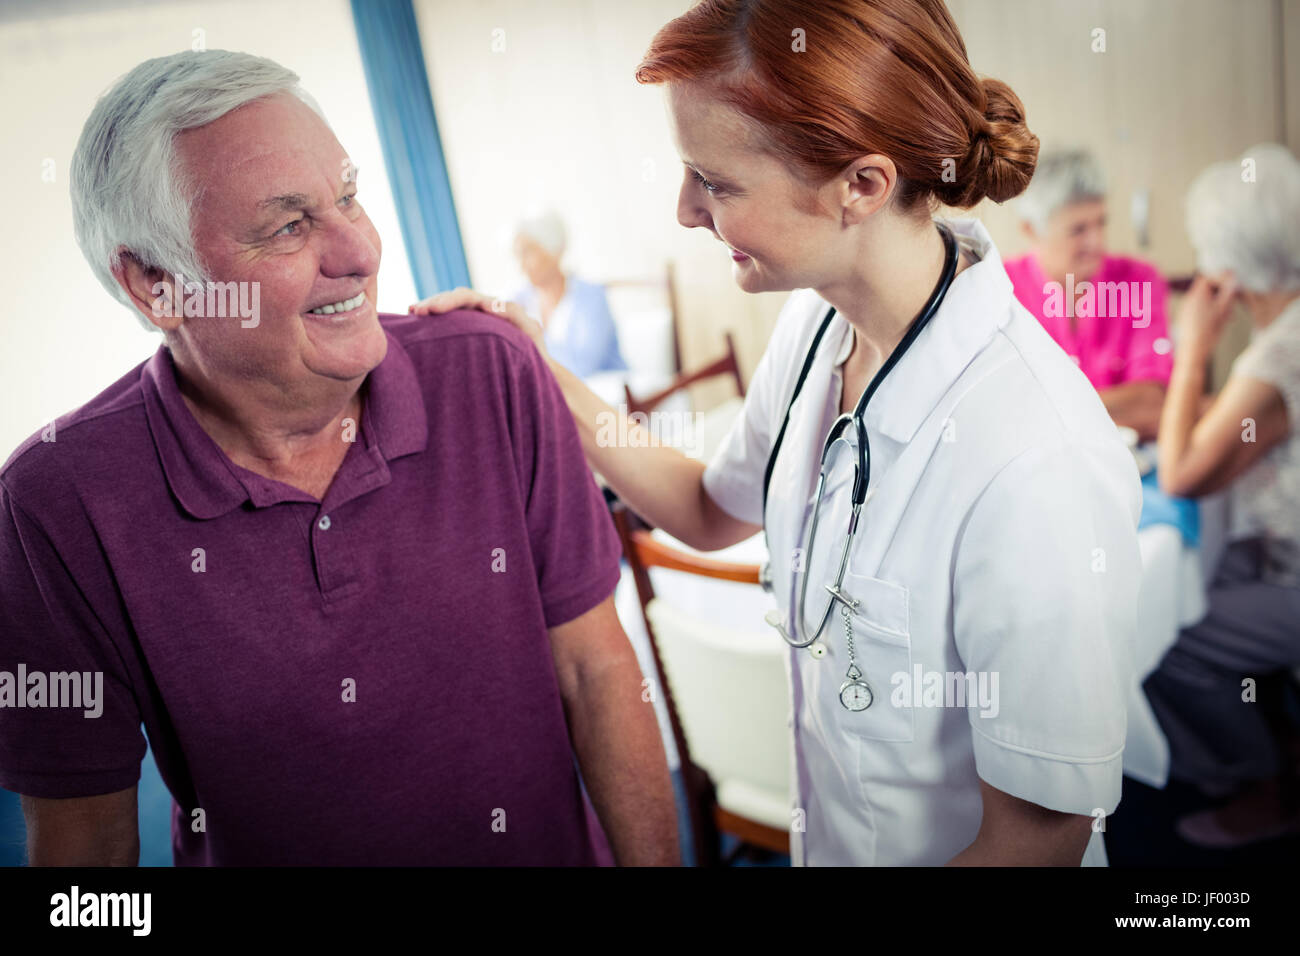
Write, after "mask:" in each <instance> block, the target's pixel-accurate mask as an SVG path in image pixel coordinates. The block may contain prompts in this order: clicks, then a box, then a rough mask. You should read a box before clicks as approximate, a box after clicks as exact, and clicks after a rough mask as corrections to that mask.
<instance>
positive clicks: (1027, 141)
mask: <svg viewBox="0 0 1300 956" xmlns="http://www.w3.org/2000/svg"><path fill="white" fill-rule="evenodd" d="M981 85H982V86H983V87H984V95H985V96H986V97H987V101H986V103H985V107H984V122H985V124H986V125H985V127H984V129H983V130H982V131H981V132H980V133H978V134H976V136H975V137H974V138H973V140H972V142H971V152H972V154H973V156H972V158H973V159H974V160H975V162H976V165H973V166H972V167H971V169H972V171H973V173H974V176H973V179H974V181H975V182H976V183H977V184H979V190H980V192H981V193H982V194H983V195H982V196H981V197H980V198H984V197H988V198H989V199H992V200H993V201H994V202H1006V201H1007V200H1008V199H1011V198H1012V197H1014V196H1019V195H1020V194H1021V193H1022V192H1024V191H1025V187H1026V186H1028V185H1029V180H1030V179H1031V178H1032V177H1033V175H1034V167H1035V166H1036V165H1037V163H1038V137H1037V136H1035V135H1034V134H1033V133H1032V132H1030V130H1029V127H1028V126H1026V125H1025V107H1024V105H1023V104H1022V103H1021V102H1020V97H1018V96H1016V94H1015V92H1014V91H1013V90H1012V89H1011V87H1009V86H1007V84H1005V83H1003V82H1002V81H1001V80H993V79H985V80H982V81H981ZM977 201H978V200H977Z"/></svg>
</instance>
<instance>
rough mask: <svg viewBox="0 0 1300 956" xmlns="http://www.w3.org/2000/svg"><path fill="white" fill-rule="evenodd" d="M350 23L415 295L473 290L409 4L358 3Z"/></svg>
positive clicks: (387, 0)
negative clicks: (359, 51)
mask: <svg viewBox="0 0 1300 956" xmlns="http://www.w3.org/2000/svg"><path fill="white" fill-rule="evenodd" d="M352 19H353V20H354V21H355V23H356V28H357V42H358V43H359V44H360V46H361V62H362V64H363V65H364V66H365V71H366V86H367V88H368V89H369V91H370V105H371V108H372V109H373V110H374V114H375V124H376V125H377V126H378V127H379V141H380V143H381V144H382V146H383V150H384V166H385V168H387V170H388V179H389V182H391V183H392V186H393V198H394V199H395V200H396V201H397V215H398V217H399V218H400V220H401V223H402V237H403V239H405V240H406V252H407V255H408V256H409V257H410V260H411V269H412V271H413V272H414V273H415V290H416V293H417V294H418V295H419V296H420V298H425V297H426V296H430V295H433V294H434V293H435V292H440V291H442V290H444V289H451V288H454V287H455V286H458V285H464V286H468V285H470V280H469V266H468V264H467V263H466V261H465V249H464V247H463V246H462V245H461V240H460V225H459V223H458V222H457V221H456V205H455V203H454V202H453V201H452V198H451V183H450V181H449V180H448V179H447V166H446V163H444V161H443V156H442V140H441V139H440V138H439V136H438V120H437V118H436V117H435V116H434V114H433V96H432V95H431V94H430V92H429V77H428V74H426V73H425V70H424V54H423V52H422V50H421V48H420V32H419V29H418V28H417V26H416V23H415V10H414V8H413V7H412V6H411V0H352Z"/></svg>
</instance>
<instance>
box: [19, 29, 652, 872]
mask: <svg viewBox="0 0 1300 956" xmlns="http://www.w3.org/2000/svg"><path fill="white" fill-rule="evenodd" d="M297 80H298V77H297V76H296V75H295V74H293V73H292V72H290V71H289V70H287V69H285V68H283V67H281V66H279V65H278V64H276V63H274V62H272V61H270V60H266V59H262V58H259V57H254V56H250V55H246V54H239V53H230V52H225V51H210V52H203V53H191V52H186V53H180V54H176V55H174V56H169V57H164V58H161V59H156V60H150V61H148V62H146V63H142V64H141V65H140V66H138V67H136V68H135V69H134V70H132V71H131V72H130V73H128V74H127V75H126V76H125V77H123V78H122V79H121V80H119V81H118V82H117V84H116V85H115V86H114V87H113V88H112V89H111V90H110V91H109V92H108V93H107V94H105V96H104V97H103V98H102V99H101V100H100V101H99V103H98V104H97V105H96V107H95V109H94V111H93V112H92V114H91V116H90V118H89V120H88V121H87V122H86V125H85V128H84V129H83V131H82V135H81V139H80V142H79V143H78V146H77V151H76V154H75V156H74V160H73V166H72V191H73V201H74V213H75V223H76V231H77V239H78V242H79V243H80V244H81V247H82V250H83V251H84V253H85V254H86V257H87V259H88V260H89V262H90V265H91V268H92V269H93V270H94V271H95V273H96V274H97V276H99V278H100V280H101V281H102V282H103V283H104V284H105V286H106V287H107V288H108V289H109V290H110V291H111V292H112V293H113V294H115V295H116V296H117V297H118V298H119V299H120V300H121V301H123V302H124V303H125V304H127V305H128V306H130V307H131V308H133V309H134V310H136V311H137V312H138V313H139V315H140V316H141V317H142V318H143V319H144V320H145V321H146V322H147V323H148V324H149V326H150V327H153V328H157V329H158V330H160V331H161V333H162V336H163V344H162V345H161V346H160V347H159V349H158V351H157V352H156V353H155V354H154V356H153V357H152V358H151V359H149V360H148V361H147V362H144V363H143V364H141V365H140V366H138V367H137V368H135V369H132V370H131V371H130V372H129V373H128V374H126V375H125V376H123V377H122V378H121V379H120V380H118V381H117V382H116V383H115V384H113V385H112V386H110V387H109V388H108V389H107V390H106V391H104V392H103V393H101V394H100V395H99V396H97V397H96V398H94V399H92V400H91V401H90V402H89V403H88V404H86V405H84V406H82V407H81V408H80V409H78V410H76V411H74V412H72V413H71V414H69V415H67V416H64V417H61V418H60V419H58V420H57V421H56V422H55V423H54V426H53V428H52V429H51V428H47V429H45V430H44V431H43V432H42V434H38V435H36V436H33V437H32V438H31V439H29V440H28V441H27V442H25V443H24V444H23V445H22V446H21V447H19V449H18V450H17V451H16V452H15V453H14V455H13V456H12V457H11V458H10V459H9V461H8V463H7V464H6V465H5V466H4V468H3V470H2V471H0V607H3V615H2V616H0V671H8V672H10V673H17V672H18V671H17V668H19V667H21V668H22V670H23V672H24V673H25V674H26V675H27V676H26V681H25V682H24V683H25V684H26V686H22V687H17V688H16V690H17V693H18V694H19V695H21V696H22V700H21V702H17V701H15V700H14V699H12V695H11V700H10V701H9V706H6V707H3V708H0V785H3V786H4V787H5V788H7V789H10V790H13V791H16V792H18V793H20V794H23V795H24V798H23V807H24V812H25V815H26V818H27V823H28V849H29V857H30V860H31V862H32V863H33V864H58V863H79V864H92V865H96V864H134V863H136V862H137V861H138V835H137V832H136V782H137V780H138V779H139V771H140V761H141V759H142V757H143V755H144V752H145V742H144V737H143V736H142V734H141V732H140V727H141V724H142V723H143V725H144V727H145V729H146V731H147V733H148V737H149V740H150V741H151V742H152V744H153V748H154V752H155V754H156V756H157V761H158V766H159V770H160V771H161V773H162V777H163V779H164V781H166V783H167V785H168V788H169V789H170V790H171V793H172V795H173V797H174V798H175V802H174V805H173V819H172V834H173V846H174V852H175V859H176V862H177V863H178V864H182V865H185V864H190V865H192V864H208V865H227V864H240V865H243V864H254V865H260V864H307V865H334V864H339V865H352V864H357V865H369V864H397V865H405V864H589V863H595V862H607V861H608V858H609V856H610V851H611V850H612V855H613V858H614V859H615V860H616V861H617V862H619V863H672V862H676V859H677V846H676V826H675V816H674V811H673V800H672V793H671V786H670V782H669V777H668V772H667V766H666V763H665V758H664V751H663V747H662V744H661V742H660V738H659V735H658V731H657V727H656V724H655V719H654V715H653V711H652V709H651V708H650V707H649V706H648V705H647V704H645V703H644V702H643V700H642V677H641V672H640V670H639V668H638V666H637V663H636V659H635V657H634V655H633V654H632V651H631V649H630V647H629V645H628V643H627V639H626V637H625V635H624V634H623V632H622V630H621V628H620V626H619V622H618V619H617V617H616V616H615V613H614V609H613V603H612V600H613V599H612V596H611V595H612V592H613V590H614V586H615V583H616V581H617V579H618V575H619V569H618V559H619V549H618V541H617V537H616V535H615V534H614V532H613V529H612V525H611V522H610V520H609V516H608V514H607V513H606V512H605V510H604V506H603V499H602V498H601V496H600V493H599V491H598V490H597V488H596V487H595V484H594V482H593V480H592V477H591V474H590V472H589V471H588V470H587V467H586V465H585V463H584V461H583V457H582V452H581V449H580V447H579V443H578V437H577V434H576V432H575V430H574V427H573V424H572V421H571V420H570V418H569V415H568V413H567V412H566V410H565V407H564V400H563V398H562V396H561V395H560V393H559V391H558V389H557V388H556V386H555V384H554V382H553V380H552V378H551V376H550V375H549V374H548V373H547V370H546V369H545V368H544V367H543V366H542V364H541V362H540V360H539V359H538V357H537V352H536V350H535V349H533V348H532V347H531V345H530V344H529V343H528V341H527V340H526V339H525V338H524V337H523V336H522V335H521V334H518V333H516V332H514V331H513V330H512V329H511V328H510V327H509V325H508V324H507V323H484V322H482V321H481V319H476V318H474V317H465V318H457V317H452V318H451V319H450V320H449V321H448V320H446V319H444V320H440V321H438V322H428V321H427V320H422V319H418V318H412V317H405V316H401V317H399V316H381V315H379V314H378V313H377V310H376V307H375V301H376V287H377V274H378V270H379V261H380V242H379V236H378V235H377V234H376V232H375V230H374V228H373V226H372V225H371V223H370V220H369V219H368V218H367V217H366V214H365V212H364V211H363V210H362V207H361V206H360V204H359V203H358V201H357V198H356V193H357V188H356V187H357V183H356V178H357V177H356V174H355V173H356V170H355V167H353V166H352V164H351V163H350V162H349V161H348V158H347V155H346V153H345V152H344V150H343V147H342V146H340V145H339V143H338V141H337V140H336V139H335V137H334V135H333V133H332V132H331V130H330V128H329V127H328V125H327V124H326V123H325V122H324V120H323V118H322V116H321V115H320V113H319V108H318V107H317V106H316V104H315V103H314V101H313V100H312V99H311V97H310V96H308V95H307V94H306V93H305V92H304V91H302V90H301V89H300V88H299V87H298V85H297ZM191 281H193V282H200V283H202V285H200V286H197V287H194V286H190V285H189V283H190V282H191ZM229 283H235V285H234V286H230V285H228V284H229ZM214 284H220V285H214ZM212 288H217V289H219V290H221V291H222V292H223V293H225V292H229V291H231V290H235V291H238V292H239V293H240V295H239V296H238V297H237V298H238V301H239V302H240V303H242V304H243V305H245V306H256V308H255V309H249V308H244V309H229V308H222V309H220V310H219V311H221V312H222V313H226V314H222V315H213V314H205V313H207V312H210V311H211V310H210V308H207V306H208V304H209V303H211V302H212V301H214V299H215V300H216V301H217V302H219V303H223V302H224V304H226V305H228V304H229V301H233V300H234V299H235V298H236V297H233V296H224V297H223V295H217V296H213V297H207V296H204V295H200V294H197V293H198V292H199V291H201V290H204V289H212ZM250 290H251V291H250ZM245 293H248V294H245ZM253 312H255V313H256V314H250V313H253ZM230 313H233V314H230ZM51 438H52V439H53V440H49V439H51ZM60 674H64V675H66V674H73V675H86V676H87V677H89V676H94V679H95V680H96V681H99V680H101V679H102V700H100V701H99V703H98V704H97V706H98V707H99V709H100V710H101V713H100V714H99V715H98V716H90V713H91V712H90V711H89V710H87V709H86V708H84V707H83V708H74V707H68V706H57V705H59V704H66V703H67V701H60V700H57V699H54V698H55V696H57V695H51V694H49V693H48V692H49V690H50V689H51V688H52V687H53V683H52V681H57V680H58V678H57V676H56V675H60ZM11 686H12V685H11ZM92 686H95V685H94V684H93V682H91V681H89V680H88V681H87V682H86V684H85V687H87V688H90V687H92ZM3 700H4V699H3V695H2V694H0V703H3ZM15 703H18V706H15ZM575 756H576V766H575V759H574V758H575ZM579 770H580V771H581V777H580V776H579ZM584 782H585V785H586V786H585V790H584V787H583V783H584ZM588 794H589V795H590V802H588V798H587V795H588ZM593 805H594V810H595V812H596V814H598V816H599V823H597V821H596V819H594V817H593V813H592V809H593ZM601 824H603V833H602V830H601V826H600V825H601ZM606 837H608V842H606V839H605V838H606Z"/></svg>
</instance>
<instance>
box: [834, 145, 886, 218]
mask: <svg viewBox="0 0 1300 956" xmlns="http://www.w3.org/2000/svg"><path fill="white" fill-rule="evenodd" d="M839 186H840V189H839V192H840V200H841V204H842V206H843V210H844V212H843V222H844V224H845V225H846V226H847V225H856V224H857V223H859V222H862V221H864V220H866V219H868V218H869V217H870V216H871V215H872V214H874V213H875V212H876V211H877V210H879V209H880V208H881V207H882V206H884V205H885V204H887V203H888V202H889V200H890V197H892V196H893V194H894V190H895V189H896V188H897V186H898V168H897V167H896V166H895V165H894V161H893V160H892V159H890V158H889V157H888V156H882V155H880V154H879V153H872V154H871V155H869V156H861V157H859V158H858V159H855V160H854V161H853V162H852V163H850V164H849V165H848V166H847V167H846V168H845V170H844V172H843V173H841V174H840V179H839Z"/></svg>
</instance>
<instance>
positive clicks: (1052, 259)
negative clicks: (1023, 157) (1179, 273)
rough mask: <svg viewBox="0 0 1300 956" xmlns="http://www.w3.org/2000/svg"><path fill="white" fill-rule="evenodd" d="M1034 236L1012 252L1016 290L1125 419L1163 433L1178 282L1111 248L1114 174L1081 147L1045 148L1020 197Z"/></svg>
mask: <svg viewBox="0 0 1300 956" xmlns="http://www.w3.org/2000/svg"><path fill="white" fill-rule="evenodd" d="M1018 209H1019V212H1020V215H1021V217H1022V223H1021V227H1022V228H1023V229H1024V231H1025V234H1026V235H1028V236H1029V238H1030V240H1031V241H1032V242H1033V243H1034V249H1033V250H1032V251H1031V252H1029V253H1026V254H1025V255H1023V256H1019V257H1017V258H1013V259H1007V260H1006V269H1007V273H1008V274H1009V275H1010V276H1011V283H1012V287H1013V288H1014V290H1015V293H1016V298H1017V299H1019V300H1020V302H1021V304H1022V305H1024V307H1025V308H1027V309H1028V310H1029V311H1030V312H1032V313H1033V314H1034V315H1035V316H1036V317H1037V319H1038V321H1039V322H1041V323H1042V324H1043V327H1044V328H1045V329H1047V331H1048V333H1049V334H1050V335H1051V336H1052V338H1053V339H1055V340H1056V343H1057V344H1058V345H1060V346H1061V348H1063V349H1065V351H1066V353H1067V354H1068V355H1069V356H1070V357H1071V358H1072V359H1074V361H1075V362H1076V363H1078V365H1079V368H1080V369H1082V370H1083V373H1084V374H1085V375H1086V376H1088V381H1090V382H1092V385H1093V387H1094V388H1096V389H1097V391H1098V393H1099V394H1100V395H1101V400H1102V402H1103V403H1104V404H1105V405H1106V409H1107V411H1109V412H1110V415H1111V418H1113V419H1114V420H1115V422H1116V424H1119V425H1126V426H1128V427H1130V428H1133V429H1135V430H1136V431H1137V433H1138V436H1139V437H1140V438H1141V439H1143V440H1146V439H1151V438H1154V437H1155V435H1156V429H1157V427H1158V425H1159V422H1160V408H1161V405H1162V404H1163V402H1164V391H1165V385H1166V384H1167V383H1168V381H1169V372H1170V369H1171V368H1172V366H1173V359H1172V357H1171V355H1170V354H1169V353H1170V343H1169V338H1168V332H1167V324H1168V322H1167V316H1166V308H1167V305H1166V303H1167V301H1168V298H1169V289H1168V286H1167V285H1166V283H1165V281H1164V279H1162V278H1161V277H1160V273H1159V271H1158V270H1157V269H1156V267H1155V266H1153V265H1151V264H1150V263H1147V262H1143V261H1141V260H1139V259H1133V258H1130V257H1128V256H1117V255H1108V254H1107V253H1106V184H1105V179H1104V177H1103V176H1102V172H1101V168H1100V167H1099V166H1098V164H1097V162H1096V160H1094V159H1093V158H1092V156H1091V155H1090V154H1089V153H1087V152H1084V151H1082V150H1068V151H1055V152H1048V153H1044V154H1040V155H1039V157H1038V168H1037V169H1036V170H1035V171H1034V178H1033V179H1032V180H1031V181H1030V183H1029V188H1028V189H1027V190H1026V191H1025V193H1024V195H1023V196H1022V197H1021V199H1020V200H1019V204H1018Z"/></svg>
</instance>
